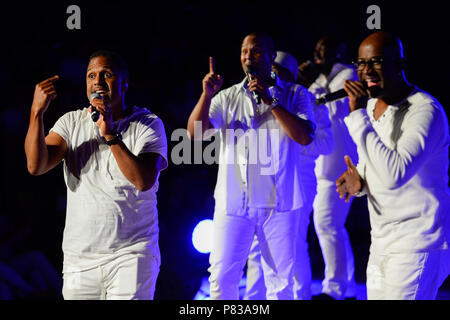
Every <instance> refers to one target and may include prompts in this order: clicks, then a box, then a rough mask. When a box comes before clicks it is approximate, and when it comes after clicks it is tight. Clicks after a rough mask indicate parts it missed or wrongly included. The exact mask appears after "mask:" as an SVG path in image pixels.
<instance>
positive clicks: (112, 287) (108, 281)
mask: <svg viewBox="0 0 450 320" xmlns="http://www.w3.org/2000/svg"><path fill="white" fill-rule="evenodd" d="M159 266H160V259H159V257H155V256H153V255H150V254H145V255H144V254H126V255H123V256H120V257H118V258H117V259H115V260H112V261H110V262H108V263H105V264H103V265H100V266H98V267H96V268H93V269H89V270H85V271H81V272H65V273H64V284H63V297H64V299H65V300H152V299H153V295H154V292H155V285H156V279H157V277H158V273H159Z"/></svg>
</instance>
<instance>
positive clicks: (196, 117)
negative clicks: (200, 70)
mask: <svg viewBox="0 0 450 320" xmlns="http://www.w3.org/2000/svg"><path fill="white" fill-rule="evenodd" d="M222 83H223V78H222V77H221V76H220V75H218V74H216V70H215V66H214V59H213V58H212V57H209V73H208V74H207V75H206V76H205V77H204V78H203V81H202V86H203V92H202V94H201V96H200V99H199V100H198V102H197V104H196V105H195V107H194V109H193V110H192V112H191V115H190V116H189V119H188V123H187V130H188V132H189V135H190V137H191V138H194V124H195V122H196V121H200V122H201V124H202V132H204V131H206V130H208V129H210V128H212V124H211V122H210V121H209V107H210V105H211V99H212V98H213V96H214V94H216V92H217V91H218V90H219V89H220V87H221V86H222Z"/></svg>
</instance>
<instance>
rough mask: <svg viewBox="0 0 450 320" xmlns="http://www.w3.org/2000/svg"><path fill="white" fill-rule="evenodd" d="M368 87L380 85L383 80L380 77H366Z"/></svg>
mask: <svg viewBox="0 0 450 320" xmlns="http://www.w3.org/2000/svg"><path fill="white" fill-rule="evenodd" d="M365 81H366V84H367V87H368V88H370V87H375V86H379V85H380V83H381V80H380V79H379V78H367V79H365Z"/></svg>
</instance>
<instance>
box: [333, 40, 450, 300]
mask: <svg viewBox="0 0 450 320" xmlns="http://www.w3.org/2000/svg"><path fill="white" fill-rule="evenodd" d="M355 64H356V67H357V70H358V76H359V79H360V81H345V83H344V89H345V90H346V92H347V93H348V95H349V100H350V103H349V104H350V114H349V115H348V116H347V117H346V118H345V123H346V125H347V127H348V129H349V132H350V135H351V136H352V138H353V140H354V141H355V143H356V145H357V147H358V155H359V163H358V166H357V167H355V166H354V165H353V163H352V161H351V160H350V159H349V158H348V157H346V162H347V166H348V169H347V171H346V172H345V173H344V174H343V175H342V176H341V177H340V178H339V179H338V180H337V181H336V184H337V186H338V187H337V190H338V192H339V193H340V197H342V198H345V199H346V200H347V201H348V199H349V198H350V197H351V196H352V195H358V194H363V193H365V194H367V199H368V207H369V214H370V224H371V240H372V242H371V247H370V256H369V261H368V264H367V298H368V299H371V300H372V299H375V300H380V299H388V300H397V299H400V300H410V299H414V300H416V299H427V300H429V299H435V297H436V294H437V290H438V288H439V287H440V285H441V284H442V282H443V281H444V280H445V278H446V277H447V276H448V274H449V258H450V255H449V248H448V246H449V240H450V239H449V237H450V234H449V213H450V191H449V188H448V166H449V159H448V147H449V144H450V136H449V128H448V120H447V116H446V114H445V111H444V109H443V108H442V106H441V104H440V103H439V102H438V101H437V100H436V99H435V98H434V97H432V96H431V95H430V94H428V93H426V92H424V91H422V90H420V89H418V88H417V87H415V86H413V85H411V84H410V83H409V82H408V81H407V80H406V78H405V74H404V57H403V48H402V44H401V42H400V40H399V39H398V38H397V37H396V36H393V35H391V34H389V33H387V32H376V33H373V34H371V35H370V36H368V37H367V38H366V39H365V40H364V41H363V42H362V43H361V45H360V46H359V51H358V60H357V62H356V63H355ZM369 98H370V99H369Z"/></svg>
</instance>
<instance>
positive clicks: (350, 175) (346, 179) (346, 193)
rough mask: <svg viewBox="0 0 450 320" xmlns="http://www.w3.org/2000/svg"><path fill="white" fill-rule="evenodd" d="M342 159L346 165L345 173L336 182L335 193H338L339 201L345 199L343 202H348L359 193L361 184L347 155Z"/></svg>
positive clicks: (356, 171)
mask: <svg viewBox="0 0 450 320" xmlns="http://www.w3.org/2000/svg"><path fill="white" fill-rule="evenodd" d="M344 159H345V163H346V164H347V171H345V172H344V173H343V174H342V175H341V176H340V177H339V179H337V180H336V186H337V189H336V191H337V192H339V198H340V199H344V198H345V202H349V201H350V197H351V196H353V195H354V194H355V193H358V192H360V191H361V189H362V182H361V177H360V176H359V173H358V170H357V169H356V167H355V165H354V164H353V162H352V159H350V157H349V156H347V155H346V156H345V157H344Z"/></svg>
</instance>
